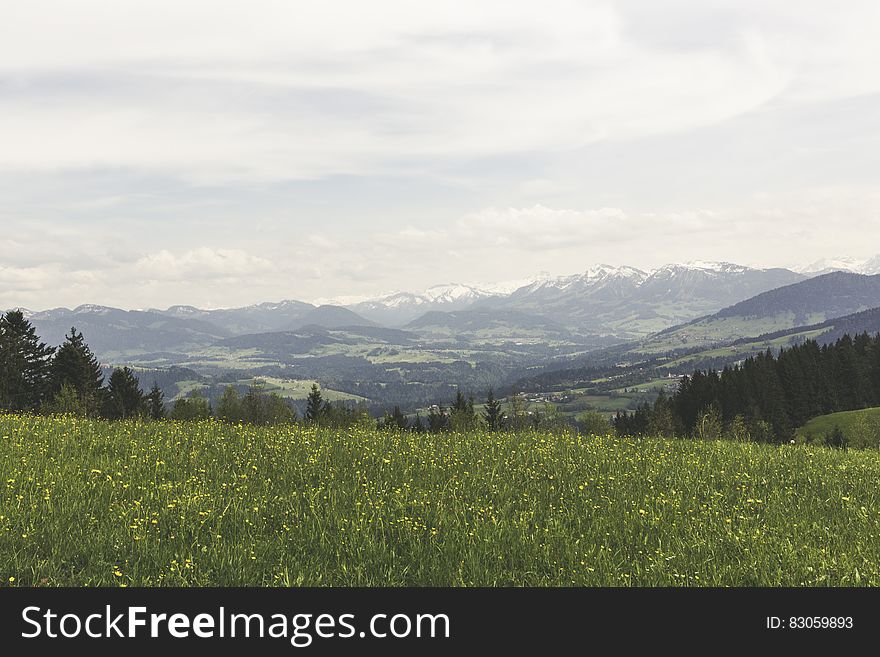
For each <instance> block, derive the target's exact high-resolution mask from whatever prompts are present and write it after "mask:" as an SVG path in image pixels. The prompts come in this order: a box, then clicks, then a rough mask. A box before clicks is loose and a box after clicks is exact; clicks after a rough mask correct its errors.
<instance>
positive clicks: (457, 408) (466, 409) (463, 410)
mask: <svg viewBox="0 0 880 657" xmlns="http://www.w3.org/2000/svg"><path fill="white" fill-rule="evenodd" d="M479 422H480V419H479V418H478V417H477V414H476V412H474V398H473V397H468V398H465V396H464V395H463V394H462V392H461V390H458V391H456V393H455V401H454V402H453V403H452V409H451V410H450V412H449V425H450V426H451V427H452V429H453V430H455V431H470V430H472V429H475V428H476V427H477V425H478V424H479Z"/></svg>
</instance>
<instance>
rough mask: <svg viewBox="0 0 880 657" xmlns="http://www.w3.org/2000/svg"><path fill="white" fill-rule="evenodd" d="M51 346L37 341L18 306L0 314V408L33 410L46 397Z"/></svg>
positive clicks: (33, 331)
mask: <svg viewBox="0 0 880 657" xmlns="http://www.w3.org/2000/svg"><path fill="white" fill-rule="evenodd" d="M54 352H55V349H53V348H52V347H48V346H46V345H45V344H44V343H42V342H40V339H39V338H38V337H37V334H36V331H35V330H34V327H33V325H32V324H31V323H30V322H29V321H28V320H27V319H26V318H25V316H24V313H22V312H21V311H19V310H11V311H9V312H8V313H6V314H5V315H3V316H2V317H0V408H2V409H6V410H10V411H26V410H32V411H33V410H37V409H38V408H39V407H40V405H41V404H42V403H43V402H44V401H45V400H46V396H47V393H48V384H49V368H50V365H51V358H52V354H53V353H54Z"/></svg>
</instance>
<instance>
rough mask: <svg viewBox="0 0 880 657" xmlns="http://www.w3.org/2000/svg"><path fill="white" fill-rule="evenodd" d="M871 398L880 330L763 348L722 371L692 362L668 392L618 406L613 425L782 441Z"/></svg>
mask: <svg viewBox="0 0 880 657" xmlns="http://www.w3.org/2000/svg"><path fill="white" fill-rule="evenodd" d="M872 406H880V334H878V335H875V336H874V337H871V336H870V335H868V334H867V333H861V334H859V335H856V337H855V338H853V337H851V336H850V335H848V334H847V335H844V336H843V337H841V338H840V339H838V340H837V341H836V342H834V343H831V344H825V345H822V346H820V345H819V344H818V343H817V342H816V341H815V340H807V341H806V342H804V343H803V344H800V345H797V346H793V347H790V348H787V349H781V350H780V351H779V353H778V354H777V355H774V354H773V353H772V352H771V351H770V350H769V349H768V350H767V351H766V352H763V353H760V354H758V355H756V356H752V357H750V358H747V359H746V360H745V361H743V362H742V363H741V364H738V365H734V366H728V367H725V368H724V369H722V370H721V371H718V370H714V369H710V370H697V371H695V372H694V373H693V374H692V375H691V376H686V377H684V378H683V379H682V380H681V382H680V384H679V386H678V388H677V390H676V391H675V393H674V394H673V395H671V396H666V395H661V396H660V397H659V398H658V399H657V401H656V402H655V403H654V404H653V405H650V404H643V405H641V406H640V407H639V408H638V409H637V410H636V411H635V412H633V413H628V412H627V413H618V415H617V416H616V417H615V418H614V426H615V429H616V430H617V432H618V433H620V434H626V435H640V434H644V435H649V434H650V435H659V436H691V437H696V438H719V437H732V438H736V439H741V440H754V441H759V442H784V441H787V440H790V439H792V438H793V437H794V433H795V429H797V428H798V427H801V426H803V425H804V424H805V423H806V422H807V421H808V420H810V419H811V418H814V417H817V416H820V415H827V414H829V413H836V412H839V411H852V410H857V409H862V408H868V407H872ZM835 441H839V436H829V438H828V442H829V444H832V443H833V442H835Z"/></svg>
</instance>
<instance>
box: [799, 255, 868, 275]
mask: <svg viewBox="0 0 880 657" xmlns="http://www.w3.org/2000/svg"><path fill="white" fill-rule="evenodd" d="M795 271H796V272H798V273H800V274H807V275H811V276H818V275H821V274H828V273H830V272H833V271H846V272H851V273H853V274H878V273H880V255H876V256H874V257H873V258H869V259H867V260H859V259H858V258H852V257H850V256H835V257H831V258H820V259H819V260H816V261H815V262H811V263H810V264H808V265H804V266H802V267H797V268H795Z"/></svg>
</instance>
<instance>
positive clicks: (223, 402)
mask: <svg viewBox="0 0 880 657" xmlns="http://www.w3.org/2000/svg"><path fill="white" fill-rule="evenodd" d="M217 417H218V418H219V419H221V420H223V421H224V422H231V423H235V422H240V421H241V419H242V414H241V398H240V397H239V394H238V390H237V389H236V387H235V386H234V385H228V386H226V388H225V389H224V390H223V395H222V396H221V397H220V401H219V402H217Z"/></svg>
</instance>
